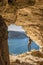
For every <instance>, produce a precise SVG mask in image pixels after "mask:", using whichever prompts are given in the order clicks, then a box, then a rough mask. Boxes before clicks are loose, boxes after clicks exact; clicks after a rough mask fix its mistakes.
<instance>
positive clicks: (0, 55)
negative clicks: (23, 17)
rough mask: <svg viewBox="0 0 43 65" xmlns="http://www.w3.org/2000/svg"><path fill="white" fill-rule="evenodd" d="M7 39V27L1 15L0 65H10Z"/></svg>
mask: <svg viewBox="0 0 43 65" xmlns="http://www.w3.org/2000/svg"><path fill="white" fill-rule="evenodd" d="M7 39H8V32H7V26H6V24H5V22H4V19H3V18H2V16H1V15H0V65H10V63H9V52H8V41H7Z"/></svg>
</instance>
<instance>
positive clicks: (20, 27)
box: [8, 24, 25, 32]
mask: <svg viewBox="0 0 43 65" xmlns="http://www.w3.org/2000/svg"><path fill="white" fill-rule="evenodd" d="M8 31H19V32H25V31H24V30H23V28H22V26H16V25H14V24H11V25H9V26H8Z"/></svg>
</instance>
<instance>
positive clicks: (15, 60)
mask: <svg viewBox="0 0 43 65" xmlns="http://www.w3.org/2000/svg"><path fill="white" fill-rule="evenodd" d="M10 63H11V65H43V53H42V52H41V51H36V50H32V51H31V52H27V53H24V54H20V55H17V56H14V55H10Z"/></svg>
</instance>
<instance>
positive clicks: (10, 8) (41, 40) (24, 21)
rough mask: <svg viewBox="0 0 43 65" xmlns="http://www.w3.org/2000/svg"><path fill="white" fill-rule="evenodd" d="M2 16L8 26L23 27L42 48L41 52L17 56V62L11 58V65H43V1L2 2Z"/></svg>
mask: <svg viewBox="0 0 43 65" xmlns="http://www.w3.org/2000/svg"><path fill="white" fill-rule="evenodd" d="M21 1H22V2H21ZM0 14H1V15H2V16H3V18H4V19H5V22H6V23H7V25H9V24H11V23H14V24H16V25H21V26H22V27H23V28H24V29H25V31H26V34H27V36H29V37H30V38H31V39H32V40H33V41H35V42H36V43H37V44H38V45H39V46H40V47H41V50H40V51H41V52H40V51H35V52H29V53H25V54H23V55H19V56H15V57H17V60H16V61H15V62H13V61H14V60H15V57H14V56H11V59H12V58H13V59H12V60H13V61H12V60H11V61H12V62H13V64H11V65H43V53H42V52H43V0H0ZM18 58H19V60H20V59H21V60H20V61H19V60H18Z"/></svg>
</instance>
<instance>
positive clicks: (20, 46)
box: [8, 24, 39, 55]
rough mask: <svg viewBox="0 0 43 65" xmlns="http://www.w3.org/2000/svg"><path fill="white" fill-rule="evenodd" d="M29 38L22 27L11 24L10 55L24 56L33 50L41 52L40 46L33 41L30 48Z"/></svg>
mask: <svg viewBox="0 0 43 65" xmlns="http://www.w3.org/2000/svg"><path fill="white" fill-rule="evenodd" d="M28 44H29V37H27V35H26V34H25V31H24V30H23V28H22V27H21V26H16V25H14V24H11V25H10V26H8V46H9V53H10V54H15V55H18V54H22V53H25V52H28V51H31V50H33V49H36V50H39V46H38V45H37V44H36V43H35V42H34V41H32V43H31V45H30V46H29V45H28Z"/></svg>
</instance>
